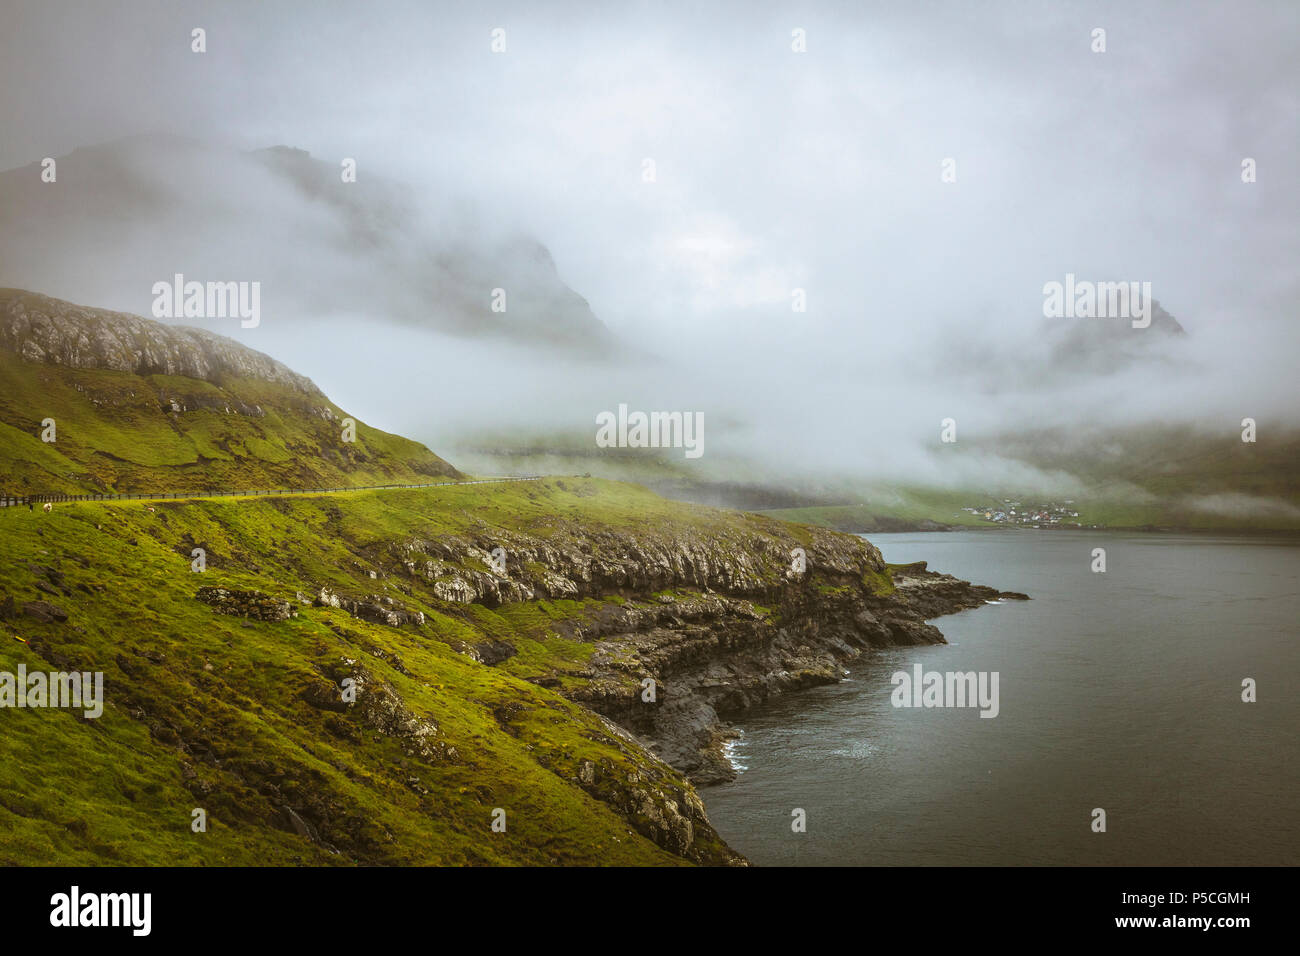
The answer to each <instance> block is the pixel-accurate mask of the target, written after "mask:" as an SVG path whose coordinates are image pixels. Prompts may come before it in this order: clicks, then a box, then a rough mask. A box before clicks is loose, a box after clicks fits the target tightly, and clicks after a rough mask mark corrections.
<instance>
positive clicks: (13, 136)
mask: <svg viewBox="0 0 1300 956" xmlns="http://www.w3.org/2000/svg"><path fill="white" fill-rule="evenodd" d="M1298 21H1300V8H1297V7H1295V6H1293V5H1287V4H1282V3H1259V4H1252V3H1233V4H1222V3H1187V2H1169V3H1148V4H1142V5H1133V4H1128V3H1115V4H1097V3H1088V4H1053V5H1051V6H1048V5H1045V4H1041V3H1005V4H998V5H992V4H978V5H976V4H970V3H963V2H951V3H902V2H891V3H880V4H869V3H834V4H833V3H817V4H764V3H734V4H731V3H709V2H706V3H680V4H673V3H645V4H639V5H628V6H626V8H623V7H622V5H619V8H618V9H615V8H614V5H611V8H610V9H604V8H603V7H600V6H597V5H593V4H589V3H569V4H565V3H536V2H533V3H527V4H483V5H475V6H474V9H470V10H466V9H463V8H461V7H460V5H456V6H453V5H451V4H446V3H371V4H366V5H358V4H322V3H310V4H308V3H297V4H295V3H275V4H266V3H251V2H250V3H228V4H222V5H220V6H219V7H218V6H214V5H210V4H203V3H184V2H151V3H111V2H108V3H105V2H97V3H85V4H70V3H59V2H10V3H8V4H7V5H6V14H5V29H4V30H3V31H0V77H3V79H4V83H3V84H2V85H0V116H2V117H3V129H4V131H5V135H4V137H3V140H0V168H3V169H7V170H19V168H20V167H21V168H22V169H21V170H19V172H18V173H7V174H5V176H6V177H26V178H10V179H8V182H9V183H10V184H11V185H10V186H9V187H7V188H5V189H3V190H0V195H2V196H3V197H5V201H6V202H7V203H8V204H9V206H10V208H9V209H8V210H4V209H0V217H2V218H0V225H3V228H4V231H3V233H2V234H0V284H3V285H16V286H20V287H23V288H30V289H33V290H34V291H39V292H44V293H47V294H50V295H55V296H59V297H62V298H69V299H73V300H74V301H77V302H79V303H82V304H86V305H96V306H104V307H110V308H119V309H124V310H129V311H134V312H139V313H141V314H145V315H148V314H149V306H150V301H151V295H150V294H149V288H150V286H151V284H152V283H153V282H154V281H156V280H158V279H170V278H171V276H172V274H173V273H176V272H181V273H185V274H186V275H187V276H193V277H195V278H199V279H223V280H224V279H237V280H256V281H260V282H261V283H262V288H263V292H262V297H263V314H262V317H261V322H260V324H259V325H258V326H257V327H256V328H249V329H241V328H240V327H239V324H238V322H236V321H230V320H223V319H208V320H199V321H190V322H188V323H187V324H195V325H200V326H201V327H204V328H209V329H212V330H214V331H218V332H221V333H222V334H227V335H230V336H232V337H234V338H237V339H239V340H240V341H243V342H245V343H246V344H248V345H250V346H252V347H254V348H257V349H260V350H262V351H265V352H268V353H269V354H271V355H273V356H275V357H276V358H278V359H280V360H282V361H284V362H285V363H286V364H288V365H289V366H290V367H292V368H294V369H295V370H296V371H299V372H302V373H303V374H306V375H309V376H311V377H312V378H313V379H314V380H315V381H316V382H317V384H318V385H320V386H321V387H322V388H323V389H324V390H325V391H326V393H327V394H329V395H330V397H331V398H333V399H334V400H335V401H336V402H337V403H338V404H340V405H341V406H343V407H344V408H346V409H348V410H349V411H350V412H353V413H355V414H357V415H358V416H359V417H361V418H363V419H364V420H366V421H368V422H371V423H372V424H375V425H377V426H379V427H383V428H386V429H388V430H391V431H398V432H402V433H405V434H409V435H412V436H413V437H416V438H419V439H421V440H423V441H425V442H426V443H427V444H429V445H430V447H432V448H433V449H434V450H435V451H439V452H440V453H443V454H445V455H447V457H449V458H451V459H452V460H453V462H457V463H459V462H458V461H457V457H456V454H455V452H456V450H457V449H463V450H465V452H466V454H472V452H473V449H475V448H483V447H504V446H507V445H509V444H510V443H511V442H517V443H520V444H525V445H529V444H531V445H536V446H547V445H549V444H558V445H564V444H566V443H567V444H568V445H570V446H573V447H578V448H581V447H583V446H584V444H585V446H586V447H592V446H593V445H594V435H595V416H596V415H597V413H599V412H601V411H605V410H613V409H616V408H617V406H618V405H619V404H620V403H626V404H627V405H629V406H630V407H631V408H633V409H642V410H646V411H650V410H673V411H700V412H703V413H704V416H705V421H706V429H705V445H704V447H705V454H704V456H703V457H702V458H701V459H699V460H698V461H686V460H685V459H684V458H683V459H682V461H681V463H680V467H681V468H682V469H683V470H687V471H689V470H690V469H696V470H697V471H698V473H699V474H701V475H708V476H713V477H733V478H744V479H746V480H753V479H764V480H770V481H782V480H797V479H805V478H810V477H814V476H822V477H824V476H827V475H833V476H843V477H851V476H862V477H870V478H879V479H886V480H891V481H904V482H913V483H918V484H929V485H936V486H953V487H955V486H961V485H965V484H970V483H982V484H984V485H996V486H999V487H1002V486H1016V485H1026V486H1027V485H1038V486H1042V487H1050V488H1052V489H1060V490H1063V491H1069V490H1071V489H1073V488H1076V487H1077V486H1078V485H1077V481H1076V479H1075V478H1074V477H1072V476H1071V475H1070V474H1068V473H1065V472H1062V471H1053V470H1050V469H1045V468H1036V467H1034V466H1031V465H1027V464H1024V463H1022V462H1019V461H1013V460H1010V459H1009V458H1008V457H1006V456H1003V455H1000V454H998V453H997V451H996V445H995V443H994V444H990V442H991V441H992V440H993V439H994V438H995V437H996V436H999V435H1006V434H1015V433H1024V432H1029V431H1036V430H1040V429H1065V430H1066V431H1068V430H1070V429H1071V428H1078V429H1084V428H1085V427H1086V428H1089V429H1091V428H1097V427H1102V428H1106V427H1121V426H1137V425H1143V424H1148V423H1157V424H1161V423H1163V424H1175V423H1182V424H1194V425H1196V426H1197V427H1198V428H1200V429H1201V430H1203V431H1205V432H1206V433H1208V434H1214V435H1222V434H1229V435H1231V434H1233V433H1235V432H1236V431H1239V429H1240V423H1241V420H1242V419H1243V418H1245V417H1252V418H1255V419H1256V420H1257V421H1258V422H1259V423H1260V431H1261V441H1265V440H1267V436H1268V435H1269V434H1270V433H1271V434H1277V433H1278V432H1280V431H1282V430H1283V429H1289V428H1292V427H1295V426H1296V425H1297V423H1296V421H1295V418H1294V416H1295V414H1296V411H1295V403H1294V401H1293V396H1294V386H1293V385H1292V383H1293V381H1294V377H1295V372H1294V367H1295V359H1296V356H1297V354H1300V349H1298V348H1297V346H1300V332H1297V329H1296V324H1295V303H1296V301H1297V296H1298V295H1300V282H1297V263H1300V247H1298V240H1297V231H1296V228H1295V225H1296V222H1297V213H1298V212H1300V201H1298V200H1300V183H1298V182H1297V177H1296V175H1295V170H1296V168H1297V164H1296V160H1297V155H1296V151H1297V144H1300V136H1298V135H1297V133H1298V132H1300V131H1298V130H1297V116H1298V115H1300V109H1298V106H1300V103H1298V102H1297V99H1298V98H1300V82H1298V81H1300V75H1298V74H1300V57H1297V56H1296V49H1295V44H1296V37H1297V27H1298V26H1300V22H1298ZM195 27H202V28H204V29H205V30H206V42H207V51H206V52H205V53H201V54H200V53H194V52H192V51H191V30H192V29H193V28H195ZM496 28H501V29H504V31H505V33H504V39H505V50H504V52H499V53H494V52H493V51H492V42H493V35H492V31H493V30H494V29H496ZM1095 28H1102V29H1104V30H1105V41H1106V49H1105V52H1094V51H1093V49H1092V46H1093V44H1094V42H1095V41H1094V39H1093V31H1094V29H1095ZM796 29H797V30H802V31H804V33H803V36H804V37H805V38H806V52H794V51H793V50H792V42H793V41H792V31H795V30H796ZM164 134H165V136H166V137H184V138H186V141H187V143H188V144H187V145H185V146H183V147H179V148H177V150H178V151H176V150H174V149H173V147H169V146H165V145H162V144H164V143H167V142H170V140H168V139H163V138H160V137H162V136H163V135H164ZM127 137H144V138H143V139H138V140H136V141H135V142H136V146H135V147H132V148H130V149H124V148H122V147H121V145H120V144H118V145H116V146H112V147H110V148H109V150H108V155H111V156H112V157H114V162H115V163H117V164H119V165H118V167H115V168H114V172H113V176H114V177H116V178H114V179H113V180H112V181H111V182H112V183H113V184H116V185H104V184H103V183H102V182H101V185H99V186H96V187H94V190H98V191H97V192H96V191H94V190H92V192H91V194H90V195H91V197H92V198H93V197H98V198H97V199H96V200H95V201H92V200H91V199H88V198H87V197H86V195H85V194H84V193H83V194H78V193H77V192H76V189H77V186H78V184H77V181H76V175H77V174H78V173H77V171H78V170H87V172H86V175H87V176H90V172H89V170H90V169H91V168H92V167H93V166H94V156H95V154H94V152H93V151H91V152H90V153H89V154H87V153H86V152H84V151H83V153H82V154H80V156H81V159H80V160H79V161H73V160H69V161H68V162H65V163H63V164H62V165H61V166H60V175H59V179H58V181H57V182H56V183H49V184H42V183H40V182H39V167H37V166H29V164H33V163H39V162H40V160H41V159H42V158H44V157H66V156H68V154H72V153H73V151H74V150H77V149H79V148H84V147H88V146H92V145H94V144H103V143H108V144H115V143H118V141H120V140H122V139H123V138H127ZM275 145H286V146H290V147H294V148H297V149H302V150H306V151H308V152H310V154H311V156H312V157H313V158H314V159H316V160H319V161H321V163H323V164H326V165H328V166H329V167H332V168H333V169H335V170H337V169H338V166H339V163H340V161H341V160H342V159H343V158H344V157H351V158H355V159H356V161H357V168H358V176H357V182H356V183H355V184H343V183H337V188H338V189H339V190H343V191H346V190H353V192H350V193H340V196H346V200H343V199H340V200H338V201H335V200H334V199H331V198H329V196H326V197H325V198H323V199H322V198H321V197H320V196H312V195H304V194H303V193H301V192H295V191H294V190H293V189H291V188H289V187H288V186H287V185H286V183H285V181H284V180H283V179H282V178H277V177H276V176H274V175H270V174H268V173H266V172H265V170H264V169H263V168H262V167H261V166H257V165H256V164H252V163H250V161H249V160H247V159H246V158H245V157H243V156H241V154H240V153H239V151H248V150H258V149H263V148H265V147H270V146H275ZM88 155H89V160H88V159H87V156H88ZM178 155H183V156H185V157H187V158H185V159H184V162H182V161H181V160H179V159H177V160H176V161H175V162H173V161H172V157H174V156H178ZM195 156H199V157H203V156H206V157H209V158H208V159H206V160H203V159H195ZM1247 158H1249V159H1251V160H1253V161H1254V164H1255V169H1256V176H1257V181H1254V182H1249V183H1247V182H1243V180H1242V163H1243V160H1245V159H1247ZM949 159H951V160H953V162H954V164H955V165H949V166H947V167H945V165H944V163H945V160H949ZM646 160H652V161H653V170H654V180H653V181H652V182H647V181H645V170H646V168H647V167H646ZM101 165H102V164H101ZM200 166H201V167H203V171H202V177H201V185H196V179H195V177H196V176H198V175H199V174H198V173H196V169H197V168H198V167H200ZM945 169H946V170H948V171H949V172H950V173H951V172H955V180H954V181H944V176H943V173H944V172H945ZM949 178H952V177H951V176H950V177H949ZM335 179H336V181H337V177H335ZM87 181H89V180H87ZM127 183H130V184H133V185H132V187H131V189H130V190H127V189H126V187H125V185H123V184H127ZM82 187H83V190H90V189H91V187H90V186H88V185H86V183H83V184H82ZM119 188H120V191H119V192H117V193H115V194H114V195H113V196H106V195H102V193H103V192H104V191H105V190H108V191H112V190H114V189H119ZM64 189H67V190H68V192H67V193H66V194H61V195H66V196H72V197H77V198H76V200H75V202H73V201H72V200H69V201H68V202H69V203H70V204H64V205H57V200H53V199H51V198H50V192H49V191H53V190H64ZM40 190H45V191H46V192H39V191H40ZM49 203H55V204H56V205H57V208H58V210H59V213H58V215H53V214H51V213H50V210H51V209H53V208H55V206H49V205H47V204H49ZM358 210H361V212H360V213H359V212H358ZM366 210H374V211H375V213H374V216H373V217H368V216H367V215H366ZM519 237H525V238H524V240H523V241H524V245H523V246H522V247H521V246H519V245H517V242H518V241H519ZM531 240H535V241H536V242H537V243H540V244H541V245H542V246H544V247H545V249H546V250H548V251H549V255H550V259H551V260H553V262H554V269H555V273H554V278H555V282H556V286H555V287H554V288H553V287H552V286H550V285H548V284H547V283H548V282H550V281H551V280H550V278H548V277H550V276H551V275H552V274H551V273H550V271H549V269H550V266H549V263H546V262H544V261H542V264H540V265H539V264H538V262H539V261H541V260H537V259H536V257H535V256H533V253H532V251H531V250H533V249H534V248H535V247H534V246H532V245H530V244H529V243H530V242H531ZM521 248H522V249H523V250H525V251H523V252H519V249H521ZM503 250H506V251H503ZM436 256H442V257H444V261H445V262H447V263H450V265H449V266H446V268H445V269H444V271H443V272H442V273H438V274H437V275H435V274H434V273H435V272H436V270H433V269H431V267H430V266H429V263H430V262H431V261H433V258H434V257H436ZM543 259H544V257H543ZM205 271H206V272H208V273H220V274H204V273H205ZM543 273H545V275H543ZM1067 274H1072V275H1075V276H1077V277H1079V278H1080V279H1084V280H1095V281H1120V280H1122V281H1135V282H1149V283H1151V289H1152V294H1153V296H1154V298H1155V299H1157V300H1158V301H1159V302H1160V304H1161V306H1163V308H1164V309H1166V310H1168V312H1169V313H1170V314H1172V315H1173V316H1174V317H1175V318H1176V319H1177V321H1178V322H1179V323H1180V324H1181V325H1182V327H1183V328H1184V329H1185V330H1186V333H1187V334H1186V335H1183V336H1172V335H1166V334H1163V333H1160V332H1159V331H1158V330H1156V329H1132V328H1129V327H1127V326H1125V325H1124V324H1123V323H1121V324H1120V325H1119V326H1117V327H1116V329H1117V331H1116V332H1115V334H1114V335H1111V336H1109V337H1103V339H1102V340H1101V341H1100V342H1098V343H1094V344H1093V345H1089V346H1087V350H1086V354H1084V352H1082V351H1080V350H1079V349H1081V348H1082V346H1077V343H1076V345H1071V344H1070V343H1072V342H1074V341H1075V340H1074V339H1072V338H1071V336H1072V335H1073V333H1074V330H1075V328H1076V327H1077V325H1078V324H1081V323H1089V322H1098V321H1102V320H1097V319H1087V318H1075V319H1065V318H1045V317H1044V314H1043V302H1044V294H1043V287H1044V284H1045V283H1048V282H1053V281H1063V280H1064V278H1065V276H1066V275H1067ZM561 282H562V283H563V285H565V286H567V287H568V289H571V290H573V293H576V296H574V298H573V299H569V298H567V297H566V296H561V298H558V299H557V298H555V296H557V295H560V294H561V293H560V292H557V291H556V289H557V288H558V289H560V290H561V292H563V291H564V290H563V287H562V286H559V285H558V283H561ZM498 286H500V287H504V288H506V289H507V291H510V290H511V289H515V288H517V289H519V290H521V291H520V296H519V301H520V304H519V306H518V308H517V309H515V311H514V312H513V313H512V311H510V310H507V311H506V312H505V313H504V314H503V315H493V314H492V313H490V312H489V311H488V310H487V307H486V303H487V301H488V297H489V292H490V290H491V289H493V288H495V287H498ZM480 290H481V300H480V298H479V296H480ZM795 290H803V292H804V295H805V296H806V311H796V310H795V309H794V308H792V302H793V299H792V296H793V295H794V294H795ZM566 295H567V293H566ZM577 297H581V299H585V300H586V304H587V305H589V306H590V313H591V316H594V318H591V319H590V321H591V322H592V323H594V322H595V320H597V319H598V320H599V322H600V323H603V325H604V327H605V328H607V329H608V331H609V339H608V342H606V341H605V339H604V335H603V333H601V332H600V331H599V326H598V325H595V324H591V325H588V324H586V323H587V322H588V318H589V317H588V314H587V313H586V312H585V308H586V307H585V306H584V305H580V304H579V303H580V299H578V298H577ZM575 300H576V301H575ZM512 304H513V303H512ZM475 310H481V315H480V313H479V312H476V311H475ZM559 313H563V317H562V319H561V318H560V317H557V316H558V315H559ZM552 319H553V320H554V322H555V323H561V324H563V326H564V329H565V330H566V331H565V332H564V334H562V335H558V336H554V335H550V334H549V332H548V331H547V323H548V321H551V320H552ZM512 323H513V324H512ZM596 340H599V342H600V344H601V347H599V348H594V347H587V346H590V345H591V344H592V342H593V341H596ZM611 343H612V344H611ZM1076 346H1077V347H1076ZM948 418H951V419H953V420H954V421H955V423H956V435H957V439H958V441H957V443H956V445H955V446H946V445H944V444H942V443H941V442H940V429H941V421H942V420H944V419H948ZM964 443H966V444H964ZM675 455H676V456H677V457H680V453H675ZM669 457H673V456H669ZM1248 506H1249V502H1246V504H1245V505H1243V504H1242V502H1239V501H1235V500H1232V501H1217V502H1211V503H1210V504H1209V505H1207V507H1215V508H1219V509H1226V510H1232V509H1237V508H1241V507H1248Z"/></svg>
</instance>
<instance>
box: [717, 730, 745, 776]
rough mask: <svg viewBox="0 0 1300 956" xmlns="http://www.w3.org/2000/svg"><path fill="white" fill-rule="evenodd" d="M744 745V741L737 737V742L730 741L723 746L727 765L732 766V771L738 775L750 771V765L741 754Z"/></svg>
mask: <svg viewBox="0 0 1300 956" xmlns="http://www.w3.org/2000/svg"><path fill="white" fill-rule="evenodd" d="M742 733H743V731H742ZM743 743H744V741H742V740H741V739H740V738H739V737H737V738H736V739H735V740H728V741H727V742H726V743H725V744H723V745H722V756H724V757H726V758H727V763H729V764H731V769H732V770H734V771H736V773H737V774H742V773H744V772H745V771H746V770H748V769H749V764H747V763H744V762H743V760H742V755H741V754H740V753H739V750H740V747H741V745H742V744H743Z"/></svg>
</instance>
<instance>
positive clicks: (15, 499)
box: [0, 475, 545, 508]
mask: <svg viewBox="0 0 1300 956" xmlns="http://www.w3.org/2000/svg"><path fill="white" fill-rule="evenodd" d="M544 477H545V476H544V475H505V476H501V477H497V478H469V479H466V480H465V481H429V482H424V483H423V484H418V485H356V486H354V487H350V488H274V489H265V490H245V491H151V492H144V493H141V494H136V495H59V494H53V495H0V508H19V507H22V506H23V505H27V504H33V505H40V504H46V503H50V504H58V503H59V502H70V501H162V500H164V499H177V498H180V499H186V500H197V499H201V498H253V497H268V498H282V497H285V496H286V495H333V494H341V493H342V492H345V491H389V490H407V489H411V488H445V487H448V486H449V485H491V484H497V483H500V482H504V481H541V480H542V478H544Z"/></svg>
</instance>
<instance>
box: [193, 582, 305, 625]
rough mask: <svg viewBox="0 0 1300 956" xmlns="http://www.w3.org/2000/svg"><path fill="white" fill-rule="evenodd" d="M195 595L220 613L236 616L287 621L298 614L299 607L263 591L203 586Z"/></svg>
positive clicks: (259, 619)
mask: <svg viewBox="0 0 1300 956" xmlns="http://www.w3.org/2000/svg"><path fill="white" fill-rule="evenodd" d="M194 597H195V598H196V599H197V600H199V601H202V602H203V603H204V604H207V605H210V606H211V607H212V609H213V610H214V611H217V612H218V613H221V614H230V615H233V616H235V617H247V618H252V619H254V620H258V621H287V620H288V619H289V618H291V617H297V616H298V609H297V608H295V607H294V606H293V605H292V604H291V603H289V602H288V601H284V600H281V599H280V598H274V597H271V596H270V595H269V594H263V593H262V592H261V591H239V590H236V589H234V588H218V587H202V588H199V590H198V592H197V593H196V594H195V595H194Z"/></svg>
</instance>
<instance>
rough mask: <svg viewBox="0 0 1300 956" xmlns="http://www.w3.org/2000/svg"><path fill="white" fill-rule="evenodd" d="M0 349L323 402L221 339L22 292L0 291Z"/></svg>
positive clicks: (36, 358) (272, 365)
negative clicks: (273, 388)
mask: <svg viewBox="0 0 1300 956" xmlns="http://www.w3.org/2000/svg"><path fill="white" fill-rule="evenodd" d="M0 349H5V350H7V351H10V352H17V353H18V354H19V355H20V356H22V358H23V359H24V360H26V361H28V362H48V363H51V364H55V365H64V366H67V367H68V368H87V369H112V370H114V371H118V372H133V373H135V374H137V375H181V376H185V377H187V378H197V379H201V380H203V381H205V382H211V383H213V384H218V385H220V384H222V383H223V382H224V381H225V380H227V379H240V378H251V379H259V380H261V381H266V382H273V383H275V384H278V385H287V386H289V387H290V388H293V389H295V390H296V391H299V392H302V393H304V394H306V395H309V396H315V397H320V398H321V399H323V398H324V396H322V395H321V393H320V389H318V388H317V387H316V386H315V385H314V384H313V383H312V381H311V379H309V378H307V377H305V376H303V375H299V374H298V373H296V372H293V371H291V370H290V369H289V368H288V367H287V366H285V365H282V364H281V363H279V362H277V361H276V360H275V359H273V358H271V357H270V356H269V355H264V354H263V353H261V352H256V351H254V350H253V349H250V348H248V347H247V346H245V345H240V344H239V343H238V342H236V341H235V340H234V339H229V338H226V337H225V336H224V335H215V334H213V333H212V332H206V331H204V330H202V329H192V328H185V327H181V326H170V325H163V324H162V323H160V322H155V321H152V320H150V319H145V318H141V317H140V316H138V315H132V314H130V313H129V312H112V311H109V310H108V309H92V308H87V307H85V306H80V305H74V304H73V303H71V302H64V301H63V300H61V299H53V298H50V297H49V296H45V295H39V294H37V293H34V292H25V291H23V290H21V289H0ZM171 401H172V404H176V402H175V400H174V399H173V400H171ZM176 410H177V411H180V410H181V409H180V408H179V407H178V408H177V409H176Z"/></svg>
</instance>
